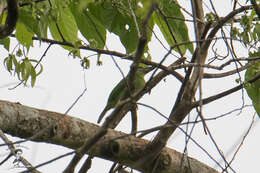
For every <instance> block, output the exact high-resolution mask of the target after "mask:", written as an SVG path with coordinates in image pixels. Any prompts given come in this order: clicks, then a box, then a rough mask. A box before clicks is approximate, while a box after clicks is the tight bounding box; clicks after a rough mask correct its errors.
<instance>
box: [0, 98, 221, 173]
mask: <svg viewBox="0 0 260 173" xmlns="http://www.w3.org/2000/svg"><path fill="white" fill-rule="evenodd" d="M50 124H51V125H52V127H53V128H52V129H51V130H50V131H48V132H47V131H46V133H45V134H43V135H41V136H38V137H37V138H35V139H34V140H33V141H36V142H47V143H52V144H56V145H61V146H64V147H68V148H71V149H77V148H78V147H80V146H82V144H83V142H84V141H85V140H87V139H89V138H92V137H93V136H94V135H95V134H96V133H97V131H99V130H100V127H99V126H98V125H95V124H93V123H89V122H86V121H84V120H81V119H79V118H73V117H70V116H64V114H60V113H56V112H50V111H46V110H41V109H36V108H32V107H27V106H23V105H21V104H17V103H11V102H8V101H1V100H0V127H1V129H2V130H3V132H5V133H8V134H10V135H12V136H17V137H20V138H29V137H31V136H32V135H34V134H35V133H37V132H38V131H41V130H42V129H44V128H45V127H46V126H49V125H50ZM122 135H126V134H125V133H122V132H118V131H115V130H112V129H108V133H107V134H106V135H105V136H104V137H102V138H101V140H100V141H98V142H97V143H96V144H95V145H94V146H92V147H91V148H90V150H88V152H87V154H89V155H92V156H96V157H100V158H103V159H108V160H111V161H114V162H118V161H120V163H121V164H124V165H127V166H129V167H132V168H134V169H137V170H139V171H142V172H148V170H147V168H146V166H147V165H141V166H140V167H134V165H135V163H136V161H137V159H138V158H139V157H140V156H141V154H142V151H144V149H145V147H146V145H147V144H148V141H147V140H144V139H140V138H137V137H135V136H127V137H125V138H119V139H117V140H114V139H115V137H120V136H122ZM181 158H182V153H179V152H177V151H175V150H173V149H170V148H167V147H165V148H163V150H162V152H161V153H160V159H159V160H158V161H159V163H158V164H159V165H160V166H159V168H158V169H159V170H157V171H158V172H159V171H160V173H185V169H184V168H185V167H186V168H187V167H189V166H188V161H187V159H189V164H190V166H191V169H192V172H193V173H218V172H217V171H216V170H214V169H213V168H210V167H208V166H206V165H205V164H203V163H201V162H199V161H197V160H195V159H192V158H187V159H186V161H185V162H184V163H182V165H181ZM181 166H183V168H182V170H184V171H183V172H178V169H177V168H180V167H181Z"/></svg>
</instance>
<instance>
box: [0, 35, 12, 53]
mask: <svg viewBox="0 0 260 173" xmlns="http://www.w3.org/2000/svg"><path fill="white" fill-rule="evenodd" d="M0 44H1V45H3V46H4V48H5V49H6V50H7V51H9V48H10V38H9V37H6V38H4V39H0Z"/></svg>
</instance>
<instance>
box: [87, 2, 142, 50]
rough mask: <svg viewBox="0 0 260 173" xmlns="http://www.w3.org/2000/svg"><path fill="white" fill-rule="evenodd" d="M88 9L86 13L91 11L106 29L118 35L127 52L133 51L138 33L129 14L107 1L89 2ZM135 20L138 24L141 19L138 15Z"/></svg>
mask: <svg viewBox="0 0 260 173" xmlns="http://www.w3.org/2000/svg"><path fill="white" fill-rule="evenodd" d="M123 8H125V6H124V7H123ZM88 9H89V12H88V13H91V14H92V15H93V16H94V17H95V18H96V19H98V21H100V23H101V24H102V25H103V26H104V27H105V28H106V29H108V31H110V32H112V33H114V34H116V35H118V36H119V38H120V41H121V43H122V44H123V45H124V47H125V49H126V52H127V53H132V52H133V51H135V49H136V47H137V44H138V34H137V30H136V25H135V23H134V20H133V17H132V16H131V15H129V14H127V13H126V12H124V13H123V12H121V11H119V8H117V7H115V6H113V5H112V3H111V2H108V1H106V2H103V3H89V4H88ZM137 22H138V24H139V26H140V23H141V20H140V18H139V17H137Z"/></svg>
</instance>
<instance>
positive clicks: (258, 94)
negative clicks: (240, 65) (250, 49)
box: [245, 62, 260, 116]
mask: <svg viewBox="0 0 260 173" xmlns="http://www.w3.org/2000/svg"><path fill="white" fill-rule="evenodd" d="M259 74H260V62H259V63H257V64H255V65H253V66H251V67H249V68H248V69H247V70H246V73H245V80H246V81H249V80H251V79H253V78H254V77H256V76H257V75H259ZM245 88H246V91H247V94H248V96H249V97H250V99H251V100H252V102H253V105H254V108H255V110H256V112H257V113H258V115H259V116H260V80H257V81H255V82H253V83H246V84H245Z"/></svg>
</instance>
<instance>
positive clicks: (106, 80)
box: [0, 1, 260, 173]
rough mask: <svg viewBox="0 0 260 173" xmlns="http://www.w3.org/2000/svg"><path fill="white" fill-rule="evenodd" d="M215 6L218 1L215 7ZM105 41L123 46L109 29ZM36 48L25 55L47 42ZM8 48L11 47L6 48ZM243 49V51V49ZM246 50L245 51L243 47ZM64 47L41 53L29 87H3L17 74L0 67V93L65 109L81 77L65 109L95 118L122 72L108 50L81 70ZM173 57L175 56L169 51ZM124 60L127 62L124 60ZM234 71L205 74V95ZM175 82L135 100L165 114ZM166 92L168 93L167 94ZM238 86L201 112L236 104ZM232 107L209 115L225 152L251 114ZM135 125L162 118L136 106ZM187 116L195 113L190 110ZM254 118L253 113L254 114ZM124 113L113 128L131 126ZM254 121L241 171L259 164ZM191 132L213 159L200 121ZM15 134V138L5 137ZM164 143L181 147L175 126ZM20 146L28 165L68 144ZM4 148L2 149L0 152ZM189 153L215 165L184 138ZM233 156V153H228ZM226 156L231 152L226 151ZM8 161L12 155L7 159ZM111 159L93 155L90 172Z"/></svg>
mask: <svg viewBox="0 0 260 173" xmlns="http://www.w3.org/2000/svg"><path fill="white" fill-rule="evenodd" d="M186 2H188V1H186ZM219 2H220V3H223V2H225V3H227V4H228V5H222V6H221V13H223V14H224V13H225V12H226V11H227V10H229V9H226V8H228V6H229V5H230V2H229V1H219ZM216 9H218V7H216ZM108 40H109V42H108V44H107V46H108V47H109V48H110V49H113V50H117V51H121V52H123V51H124V49H123V47H122V46H121V45H119V44H118V39H117V38H116V37H115V36H113V35H109V39H108ZM34 45H35V48H34V49H32V50H31V53H30V55H29V57H30V58H34V59H39V58H40V57H41V55H42V54H43V52H44V50H45V48H46V44H42V45H41V46H40V47H39V42H35V43H34ZM150 47H151V51H152V52H151V53H152V55H153V58H154V59H153V60H155V61H158V60H159V59H160V58H161V57H162V56H163V55H164V53H165V52H164V51H163V49H162V48H161V46H160V45H159V44H158V42H156V41H153V43H151V44H150ZM11 50H12V49H11ZM242 51H243V52H242ZM242 51H241V54H244V53H245V52H246V50H242ZM6 53H7V52H6V51H4V50H3V48H1V49H0V55H1V59H0V64H1V65H2V64H3V59H4V57H5V56H6V55H7V54H6ZM246 53H247V52H246ZM67 54H68V52H66V51H64V50H63V49H62V48H60V47H59V46H53V47H52V48H51V49H50V50H49V52H48V53H47V56H46V57H44V59H43V61H42V64H43V66H44V72H43V73H42V74H41V75H40V76H39V78H38V79H37V81H36V86H35V87H34V88H26V87H23V86H20V87H18V88H16V89H14V90H9V89H8V88H10V87H12V86H14V85H15V84H16V83H17V79H16V77H11V76H10V74H9V73H8V72H7V71H6V70H5V69H4V66H3V65H2V68H0V74H1V75H0V77H1V81H0V93H1V95H0V99H1V100H8V101H12V102H20V103H21V104H24V105H27V106H31V107H36V108H41V109H47V110H50V111H56V112H60V113H64V112H65V111H66V110H67V109H68V108H69V107H70V105H71V104H72V103H73V102H74V101H75V99H76V98H77V97H78V96H79V95H80V94H81V93H82V91H83V90H84V80H85V82H86V87H87V92H86V94H85V95H84V96H83V97H82V98H81V99H80V100H79V102H78V103H77V104H76V105H75V106H74V107H73V109H72V110H71V111H70V112H69V115H72V116H75V117H78V118H82V119H84V120H86V121H90V122H94V123H95V122H96V121H97V118H98V115H99V113H100V112H101V111H102V109H103V108H104V106H105V104H106V101H107V97H108V95H109V93H110V91H111V90H112V88H113V87H114V86H115V85H116V84H117V82H118V81H119V80H120V79H121V75H120V73H119V71H118V69H116V67H115V66H114V65H113V63H112V60H111V58H110V57H109V56H102V62H103V66H96V57H94V56H93V57H92V58H91V67H90V69H88V70H85V71H84V70H82V68H81V67H80V62H79V60H78V59H73V58H72V57H68V56H67ZM83 54H85V55H86V56H88V55H91V54H93V53H92V52H86V51H85V52H83ZM171 58H174V57H171ZM116 59H117V60H118V63H119V64H120V66H121V67H122V69H123V70H124V72H125V74H126V73H127V72H128V65H127V64H125V63H124V61H121V60H119V59H118V58H116ZM128 64H129V63H128ZM236 78H237V76H233V77H227V78H224V79H211V80H209V79H207V80H204V81H203V86H204V87H205V88H204V96H205V97H206V96H209V95H213V94H216V93H219V92H221V91H224V89H228V88H231V87H233V86H235V85H236V83H235V79H236ZM179 86H180V83H179V82H178V81H177V80H176V79H174V78H172V77H170V76H169V77H167V78H166V82H161V83H160V84H159V85H158V86H157V87H156V88H155V89H153V90H152V93H151V94H150V95H145V96H144V98H143V99H141V100H140V102H142V103H146V104H149V105H151V106H154V107H156V108H157V109H158V110H159V111H161V112H162V113H164V114H166V115H167V114H168V113H169V112H170V110H171V108H172V104H173V103H174V99H175V97H176V93H177V91H178V87H179ZM169 93H170V94H169ZM241 98H242V95H241V91H239V92H237V93H235V94H232V95H230V96H228V97H225V98H222V99H220V100H219V101H217V102H215V103H214V104H213V103H212V104H209V105H206V106H205V107H204V116H205V118H210V117H216V116H218V115H222V114H224V113H227V112H229V111H231V110H234V109H236V108H240V107H241V105H242V102H241ZM245 102H246V104H250V103H251V102H250V100H249V99H248V98H247V95H246V93H245ZM237 113H238V112H235V113H233V114H231V115H228V116H226V117H225V118H221V119H218V120H213V121H208V122H207V123H208V126H209V128H210V130H211V133H212V134H213V136H214V139H215V140H216V142H217V144H218V146H220V148H221V150H222V151H223V153H226V152H227V151H229V150H230V148H232V147H233V145H234V144H236V143H237V140H238V139H240V138H241V136H242V137H243V134H244V133H245V130H246V129H248V127H249V125H250V123H251V120H252V115H253V110H252V109H251V108H245V109H244V110H243V112H242V113H241V114H240V115H238V116H237V115H236V114H237ZM138 117H139V122H140V127H139V129H147V128H150V127H153V126H156V125H161V124H162V123H163V122H165V120H164V119H163V118H161V117H159V116H158V115H157V114H156V113H155V112H153V111H151V110H149V109H147V108H142V107H140V106H139V112H138ZM191 119H194V114H192V116H191ZM256 120H258V117H256ZM129 122H130V119H129V116H128V117H127V118H125V119H124V120H123V121H122V122H121V123H120V125H119V127H118V128H117V129H118V130H122V131H125V129H129V128H128V127H130V126H129V125H130V123H129ZM259 130H260V126H259V123H258V124H256V125H255V126H254V128H253V130H252V131H251V132H250V134H249V135H248V136H247V138H246V140H245V142H244V144H243V146H242V148H241V149H240V152H239V153H238V155H237V156H236V159H235V160H234V162H233V164H232V167H233V168H234V169H235V170H236V172H237V173H244V172H256V170H258V169H259V168H258V162H259V161H258V159H257V158H258V156H259V155H260V149H259V147H258V146H259V143H260V142H259V140H256V139H257V136H258V135H257V134H258V133H257V132H259ZM151 137H154V134H152V135H149V136H148V138H151ZM193 138H194V139H196V140H197V142H198V143H199V144H200V145H201V146H203V147H204V148H205V149H206V150H207V151H208V152H209V153H210V154H211V155H213V156H214V158H215V159H216V160H218V159H219V158H220V157H219V154H218V153H217V152H216V149H215V148H214V145H213V144H212V142H211V141H210V139H209V137H208V136H206V135H204V133H203V129H202V126H201V125H197V126H196V128H195V130H194V132H193ZM10 139H13V140H16V138H10ZM168 146H169V147H171V148H173V149H176V150H178V151H180V152H182V151H183V149H184V135H183V134H182V133H181V132H180V131H177V132H176V133H175V134H174V135H173V137H171V139H170V141H169V142H168ZM21 148H22V149H23V152H24V153H23V156H24V157H25V158H26V159H28V160H29V161H31V163H32V164H33V165H37V164H39V163H42V162H45V161H48V160H49V159H52V158H54V157H56V156H59V155H61V154H64V153H67V152H68V151H69V150H68V149H66V148H64V147H59V146H55V145H49V144H36V143H31V142H28V143H24V144H22V146H21ZM2 153H3V154H2ZM4 153H7V150H5V149H4V148H0V161H1V160H2V159H3V158H4V157H5V155H4ZM188 153H189V156H191V157H194V158H196V159H198V160H200V161H202V162H204V163H206V164H208V165H209V166H212V167H214V165H215V164H214V162H213V161H211V160H210V159H209V158H208V157H207V156H206V155H205V153H203V152H202V151H201V150H200V149H198V147H197V146H195V145H194V144H192V142H190V143H189V150H188ZM230 156H232V154H231V155H230ZM227 158H228V160H230V157H227ZM70 159H71V157H68V158H64V159H61V160H59V161H55V162H54V163H51V164H49V165H47V166H44V167H42V168H40V169H39V170H40V171H42V172H50V170H55V171H51V172H61V171H62V170H63V169H64V168H65V166H67V163H68V161H69V160H70ZM12 161H13V160H12ZM110 164H111V162H108V161H103V160H101V159H94V162H93V165H92V168H91V170H90V171H89V172H90V173H97V172H104V170H108V169H109V166H110ZM101 165H102V166H101ZM18 170H19V169H12V164H11V163H10V164H7V163H6V164H4V165H3V166H2V167H0V172H10V173H12V172H18Z"/></svg>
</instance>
